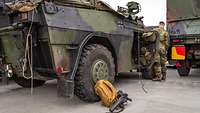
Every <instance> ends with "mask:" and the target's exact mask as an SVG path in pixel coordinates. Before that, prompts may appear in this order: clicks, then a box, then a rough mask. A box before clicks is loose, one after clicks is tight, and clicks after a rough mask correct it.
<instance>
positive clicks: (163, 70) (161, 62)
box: [153, 50, 167, 78]
mask: <svg viewBox="0 0 200 113" xmlns="http://www.w3.org/2000/svg"><path fill="white" fill-rule="evenodd" d="M156 59H157V60H156V62H155V64H154V65H153V71H154V77H158V78H163V77H165V78H166V74H167V67H166V62H167V52H166V51H164V50H160V51H159V52H158V54H157V55H156Z"/></svg>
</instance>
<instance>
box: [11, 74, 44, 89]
mask: <svg viewBox="0 0 200 113" xmlns="http://www.w3.org/2000/svg"><path fill="white" fill-rule="evenodd" d="M13 79H14V81H15V82H16V83H17V84H18V85H20V86H22V87H24V88H31V79H26V78H23V77H18V76H14V77H13ZM44 83H45V81H44V80H36V79H34V80H33V87H39V86H42V85H44Z"/></svg>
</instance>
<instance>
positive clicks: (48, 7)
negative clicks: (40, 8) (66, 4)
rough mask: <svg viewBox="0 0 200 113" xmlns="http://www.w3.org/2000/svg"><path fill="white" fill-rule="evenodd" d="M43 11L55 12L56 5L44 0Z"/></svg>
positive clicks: (56, 10)
mask: <svg viewBox="0 0 200 113" xmlns="http://www.w3.org/2000/svg"><path fill="white" fill-rule="evenodd" d="M44 9H45V12H46V13H48V14H56V13H57V12H58V7H56V5H55V4H54V3H53V2H46V1H45V2H44Z"/></svg>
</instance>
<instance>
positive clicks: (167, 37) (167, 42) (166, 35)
mask: <svg viewBox="0 0 200 113" xmlns="http://www.w3.org/2000/svg"><path fill="white" fill-rule="evenodd" d="M165 45H166V49H168V47H169V34H168V32H166V33H165Z"/></svg>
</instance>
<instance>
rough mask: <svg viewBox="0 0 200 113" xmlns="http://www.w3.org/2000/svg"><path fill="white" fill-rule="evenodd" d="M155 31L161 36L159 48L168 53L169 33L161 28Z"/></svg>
mask: <svg viewBox="0 0 200 113" xmlns="http://www.w3.org/2000/svg"><path fill="white" fill-rule="evenodd" d="M154 30H155V31H157V32H158V33H159V34H160V43H159V48H160V49H162V50H165V51H167V49H168V46H169V44H168V37H169V36H168V32H167V31H165V30H164V29H161V28H156V29H154Z"/></svg>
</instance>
